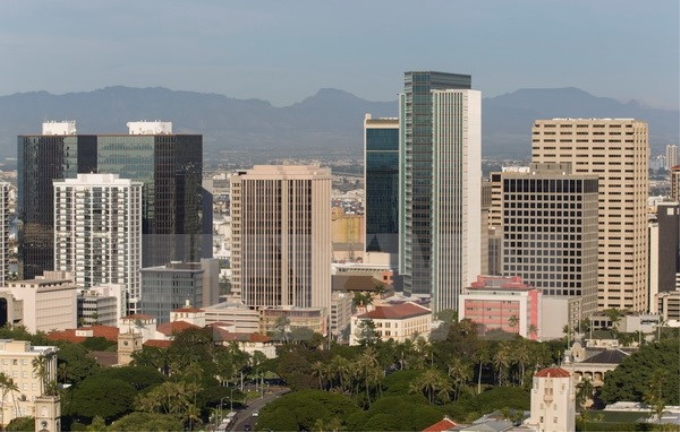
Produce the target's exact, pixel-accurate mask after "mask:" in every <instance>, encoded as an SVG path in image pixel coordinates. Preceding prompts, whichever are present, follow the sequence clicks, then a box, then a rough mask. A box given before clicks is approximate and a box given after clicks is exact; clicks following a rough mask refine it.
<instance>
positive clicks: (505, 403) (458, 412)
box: [447, 387, 531, 422]
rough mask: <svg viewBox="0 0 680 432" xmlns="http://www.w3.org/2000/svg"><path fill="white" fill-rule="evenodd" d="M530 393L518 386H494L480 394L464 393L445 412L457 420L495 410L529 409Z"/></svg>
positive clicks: (460, 420)
mask: <svg viewBox="0 0 680 432" xmlns="http://www.w3.org/2000/svg"><path fill="white" fill-rule="evenodd" d="M530 407H531V394H530V393H529V392H528V391H526V390H524V389H522V388H519V387H496V388H493V389H490V390H487V391H485V392H483V393H482V394H480V395H469V394H464V395H463V396H462V397H461V398H460V399H459V400H458V402H457V403H455V404H453V405H450V406H449V407H447V410H448V411H447V412H448V413H449V414H450V415H451V416H452V417H453V418H454V419H457V420H458V421H459V422H462V421H464V420H465V419H466V418H468V417H480V416H482V415H484V414H488V413H491V412H494V411H497V410H502V409H504V408H507V409H509V410H529V409H530Z"/></svg>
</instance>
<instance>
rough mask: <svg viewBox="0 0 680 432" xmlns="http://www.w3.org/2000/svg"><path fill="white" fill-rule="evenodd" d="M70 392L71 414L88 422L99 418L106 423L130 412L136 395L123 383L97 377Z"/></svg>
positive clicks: (87, 380)
mask: <svg viewBox="0 0 680 432" xmlns="http://www.w3.org/2000/svg"><path fill="white" fill-rule="evenodd" d="M72 391H73V393H72V402H71V405H70V407H71V414H73V415H75V416H77V417H80V418H84V419H87V420H88V421H89V420H91V419H93V418H94V417H96V416H100V417H102V418H103V419H104V420H105V421H107V422H111V421H113V420H115V419H117V418H119V417H121V416H123V415H125V414H128V413H129V412H131V411H132V408H133V403H134V399H135V394H136V393H137V391H136V390H135V388H134V387H132V386H131V385H130V384H129V383H126V382H125V381H121V380H118V379H108V378H99V377H92V378H88V379H86V380H85V381H83V382H82V383H81V384H80V385H79V386H78V387H76V388H74V389H73V390H72Z"/></svg>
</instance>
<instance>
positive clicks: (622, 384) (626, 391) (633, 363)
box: [600, 339, 680, 405]
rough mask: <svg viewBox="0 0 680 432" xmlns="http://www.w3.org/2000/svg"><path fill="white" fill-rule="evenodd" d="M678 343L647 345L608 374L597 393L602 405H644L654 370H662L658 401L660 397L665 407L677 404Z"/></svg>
mask: <svg viewBox="0 0 680 432" xmlns="http://www.w3.org/2000/svg"><path fill="white" fill-rule="evenodd" d="M678 344H679V342H678V341H677V340H670V339H663V340H662V341H660V342H655V343H653V344H648V345H645V346H643V347H642V348H640V350H639V351H638V352H636V353H634V354H632V355H630V356H629V357H628V358H626V359H625V360H624V361H623V362H622V363H621V364H620V365H619V366H618V367H617V368H616V369H614V370H613V371H611V372H608V373H607V378H606V380H605V383H604V387H603V388H602V392H601V393H600V398H601V399H602V401H603V402H605V403H612V402H615V401H617V400H628V401H635V402H645V400H646V399H647V398H646V396H648V395H649V393H650V391H649V390H650V389H649V387H650V383H651V382H652V381H653V378H654V375H655V373H656V374H658V373H659V372H657V371H663V373H664V374H665V376H666V378H665V379H664V380H663V382H662V383H660V385H661V389H660V392H658V393H657V395H656V397H657V398H662V399H663V401H664V402H665V404H666V405H678V403H679V402H680V398H679V396H680V395H679V394H678V386H679V385H680V382H679V375H680V370H679V367H678V366H679V365H680V357H679V354H678V348H679V346H678Z"/></svg>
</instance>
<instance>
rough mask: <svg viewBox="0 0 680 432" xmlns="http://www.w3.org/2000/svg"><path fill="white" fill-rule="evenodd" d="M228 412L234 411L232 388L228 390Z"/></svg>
mask: <svg viewBox="0 0 680 432" xmlns="http://www.w3.org/2000/svg"><path fill="white" fill-rule="evenodd" d="M229 412H230V413H232V412H234V388H233V387H232V389H231V390H230V391H229Z"/></svg>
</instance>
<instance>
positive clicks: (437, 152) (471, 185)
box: [431, 89, 482, 312]
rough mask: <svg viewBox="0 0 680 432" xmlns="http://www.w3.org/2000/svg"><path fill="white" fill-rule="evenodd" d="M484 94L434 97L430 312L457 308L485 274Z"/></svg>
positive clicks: (453, 93) (455, 92)
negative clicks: (482, 220) (475, 281)
mask: <svg viewBox="0 0 680 432" xmlns="http://www.w3.org/2000/svg"><path fill="white" fill-rule="evenodd" d="M481 130H482V95H481V92H479V91H476V90H463V89H449V90H434V91H433V92H432V155H433V158H432V210H431V211H432V267H431V272H432V310H433V311H434V312H438V311H441V310H445V309H453V310H457V309H458V298H459V295H460V294H461V293H462V290H463V288H465V287H466V286H468V285H469V284H470V283H471V282H472V281H474V280H476V278H477V276H478V275H479V274H480V272H481V266H482V264H481V211H482V210H481V208H482V201H481V194H482V170H481V166H482V132H481Z"/></svg>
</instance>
